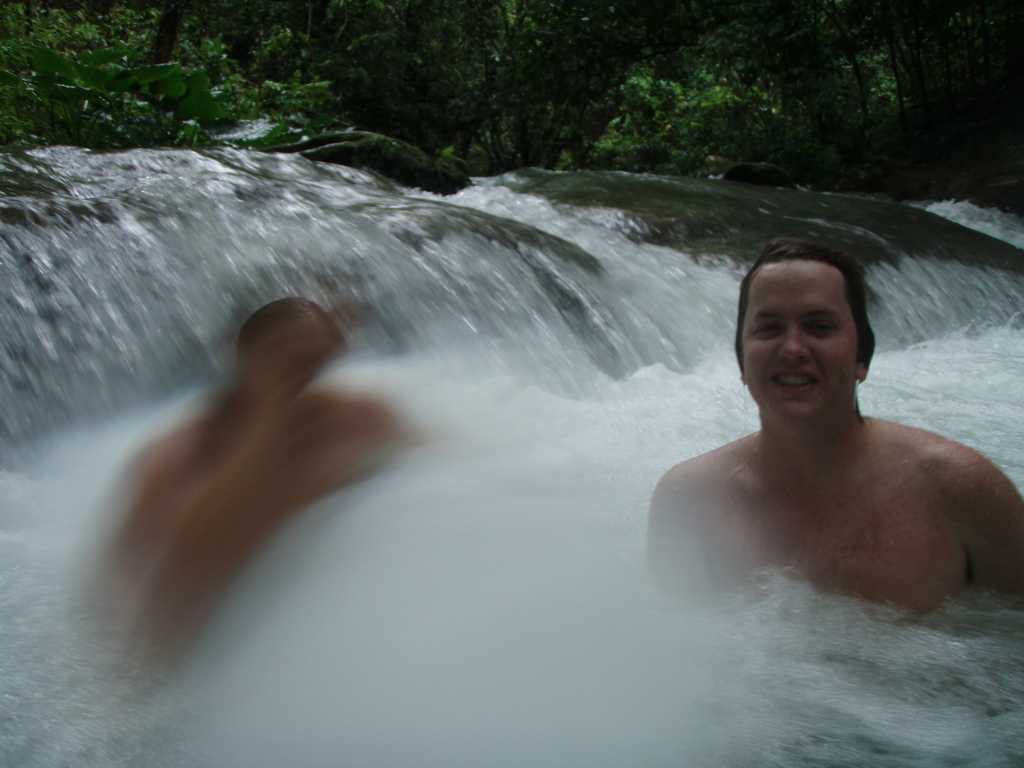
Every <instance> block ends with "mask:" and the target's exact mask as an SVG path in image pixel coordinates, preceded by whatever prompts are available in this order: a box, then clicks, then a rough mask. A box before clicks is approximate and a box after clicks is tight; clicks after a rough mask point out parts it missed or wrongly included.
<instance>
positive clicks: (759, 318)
mask: <svg viewBox="0 0 1024 768" xmlns="http://www.w3.org/2000/svg"><path fill="white" fill-rule="evenodd" d="M743 367H744V374H743V383H744V384H746V385H747V388H748V389H749V390H750V395H751V397H753V398H754V402H756V403H757V405H758V408H759V409H760V411H761V420H762V423H764V422H765V420H766V419H768V420H771V419H801V420H803V419H809V418H813V417H816V416H819V417H825V416H827V415H829V414H831V415H834V416H845V415H848V414H849V413H855V412H856V408H855V390H856V383H857V382H858V381H863V380H864V378H865V376H866V375H867V367H866V366H865V365H864V364H863V363H858V362H857V328H856V325H855V324H854V320H853V313H852V311H851V310H850V305H849V302H848V301H847V299H846V278H844V277H843V273H842V272H840V271H839V270H838V269H836V268H835V267H833V266H832V265H831V264H826V263H824V262H821V261H805V260H789V261H781V262H773V263H770V264H766V265H764V266H763V267H761V269H760V270H759V271H758V272H757V274H756V275H755V276H754V278H753V281H752V282H751V284H750V302H749V305H748V307H747V314H746V317H745V318H744V322H743Z"/></svg>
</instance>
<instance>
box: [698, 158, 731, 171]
mask: <svg viewBox="0 0 1024 768" xmlns="http://www.w3.org/2000/svg"><path fill="white" fill-rule="evenodd" d="M734 165H736V161H735V160H731V159H730V158H728V157H722V155H708V156H707V157H705V158H704V162H703V163H702V164H701V166H700V170H698V171H697V175H698V176H722V175H724V174H725V172H726V171H728V170H729V169H730V168H732V167H733V166H734Z"/></svg>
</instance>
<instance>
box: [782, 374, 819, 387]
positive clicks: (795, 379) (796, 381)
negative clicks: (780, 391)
mask: <svg viewBox="0 0 1024 768" xmlns="http://www.w3.org/2000/svg"><path fill="white" fill-rule="evenodd" d="M775 378H776V379H777V380H778V382H779V383H780V384H785V385H786V386H791V387H796V386H800V385H801V384H810V383H811V377H810V376H786V375H782V376H776V377H775Z"/></svg>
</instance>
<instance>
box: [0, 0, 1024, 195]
mask: <svg viewBox="0 0 1024 768" xmlns="http://www.w3.org/2000/svg"><path fill="white" fill-rule="evenodd" d="M1022 34H1024V6H1022V4H1021V3H1020V2H1019V0H900V1H899V2H887V1H886V0H733V1H731V2H730V1H723V0H258V1H257V0H207V2H202V3H200V2H198V1H197V0H27V1H25V2H7V3H6V4H4V5H3V7H2V8H0V144H22V145H36V144H51V143H66V144H77V145H80V146H91V147H128V146H155V145H172V146H205V145H213V144H218V143H228V144H234V145H236V146H252V147H266V146H269V145H272V144H275V143H281V142H284V141H287V140H294V139H296V138H297V137H299V136H302V135H312V134H315V133H316V132H317V131H321V130H333V131H336V130H338V129H342V128H345V127H349V126H351V127H354V128H357V129H360V130H367V131H374V132H379V133H383V134H387V135H389V136H393V137H395V138H397V139H401V140H403V141H406V142H409V143H411V144H413V145H416V146H418V147H421V148H423V149H424V150H425V151H427V152H428V153H431V154H434V155H437V156H443V157H452V158H458V159H461V160H462V161H464V162H465V163H467V164H468V167H469V169H470V171H471V172H472V173H474V174H493V173H499V172H503V171H507V170H512V169H515V168H520V167H525V166H540V167H544V168H565V169H581V168H605V169H607V168H611V169H622V170H631V171H649V172H658V173H673V174H690V173H694V172H697V171H698V170H699V169H700V167H701V165H702V163H703V162H704V159H705V157H706V156H707V155H709V154H717V155H725V156H728V157H730V158H733V159H736V160H756V161H768V162H774V163H777V164H779V165H782V166H783V167H785V168H786V169H787V170H788V171H789V172H790V173H791V175H792V176H793V177H794V178H795V179H796V180H797V181H799V182H802V183H807V184H813V185H816V186H819V187H822V188H834V187H836V186H837V185H841V184H846V185H856V184H858V183H868V182H869V181H870V180H871V179H872V178H876V177H878V176H879V175H881V174H882V173H883V172H884V167H885V163H886V161H887V159H888V158H891V157H892V156H894V155H896V154H899V153H901V152H906V151H907V150H909V149H913V148H914V147H915V146H919V145H921V144H923V143H932V144H934V143H935V142H936V141H938V142H942V141H949V140H951V139H954V138H955V134H956V132H957V131H958V130H961V126H962V121H964V120H966V119H968V118H969V117H970V115H972V114H977V113H978V112H979V110H984V109H985V108H986V107H987V105H989V104H992V103H995V102H997V101H999V100H1000V99H1001V98H1004V97H1005V96H1006V94H1008V93H1011V92H1017V91H1019V90H1020V88H1021V85H1022V83H1024V47H1022V46H1020V45H1018V44H1016V42H1017V41H1018V40H1019V38H1020V37H1021V36H1022ZM243 128H244V129H243Z"/></svg>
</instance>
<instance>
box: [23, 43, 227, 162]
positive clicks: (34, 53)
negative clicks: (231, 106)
mask: <svg viewBox="0 0 1024 768" xmlns="http://www.w3.org/2000/svg"><path fill="white" fill-rule="evenodd" d="M29 56H30V60H31V63H32V69H31V71H30V72H29V73H28V74H27V75H26V76H24V77H21V78H18V77H17V76H16V75H14V74H13V73H7V75H6V76H5V78H4V80H5V81H6V83H7V87H11V88H16V89H19V90H20V91H21V93H22V94H23V95H24V96H25V97H27V99H28V105H29V106H30V108H32V109H33V110H34V112H35V113H36V114H37V116H38V117H37V119H36V121H35V126H34V127H35V129H36V130H37V131H38V132H39V134H38V135H41V136H42V137H45V139H46V140H47V141H50V142H55V143H63V144H74V145H77V146H82V147H133V146H145V145H152V144H189V143H194V142H195V141H196V140H197V139H198V138H199V136H200V133H201V129H200V126H201V125H202V124H210V123H213V122H215V121H217V120H220V119H222V118H224V117H225V116H226V113H225V111H224V108H223V107H222V106H221V105H220V103H218V101H217V99H216V98H215V97H214V95H213V94H212V93H211V92H210V82H209V79H208V78H207V77H206V75H205V74H204V73H202V72H192V73H185V72H183V71H182V69H181V66H180V65H179V64H176V63H174V64H159V65H144V66H136V67H131V66H128V65H127V64H126V62H127V60H128V57H129V56H130V51H127V50H123V49H121V50H119V49H110V50H103V51H95V52H89V53H85V54H83V55H82V59H83V61H73V60H71V59H69V58H65V57H64V56H61V55H60V54H59V53H57V52H55V51H53V50H51V49H47V48H35V49H32V50H31V51H29Z"/></svg>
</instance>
